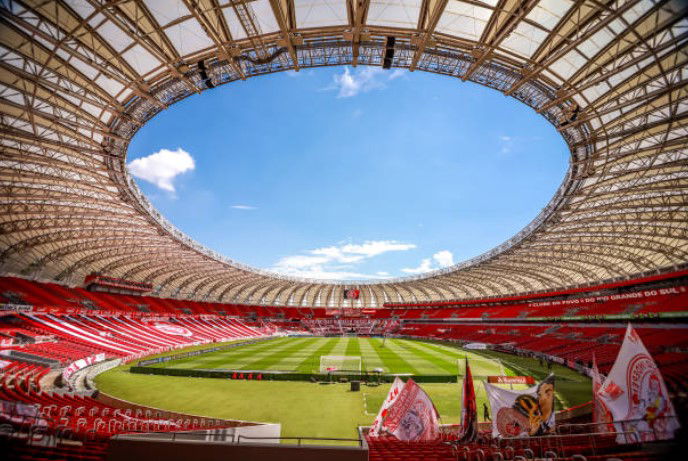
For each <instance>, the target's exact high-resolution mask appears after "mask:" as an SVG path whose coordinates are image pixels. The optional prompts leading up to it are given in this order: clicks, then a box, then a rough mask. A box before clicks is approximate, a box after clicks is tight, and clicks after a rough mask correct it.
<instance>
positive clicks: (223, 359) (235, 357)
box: [196, 338, 293, 370]
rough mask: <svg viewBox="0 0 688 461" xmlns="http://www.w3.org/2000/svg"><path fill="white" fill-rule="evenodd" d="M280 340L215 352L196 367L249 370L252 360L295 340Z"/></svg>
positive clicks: (288, 345)
mask: <svg viewBox="0 0 688 461" xmlns="http://www.w3.org/2000/svg"><path fill="white" fill-rule="evenodd" d="M285 339H288V340H286V341H279V342H275V343H271V344H261V345H255V346H252V347H248V348H246V349H241V350H237V351H227V352H222V353H218V354H213V355H212V356H209V357H207V358H206V359H205V360H203V361H201V362H200V363H199V364H198V366H197V367H196V368H229V369H237V370H248V369H250V368H246V365H248V364H249V363H251V362H254V361H256V360H258V359H260V358H262V357H266V356H268V355H270V354H273V353H274V352H275V351H276V350H281V349H284V348H287V347H290V346H291V345H292V344H293V340H289V339H291V338H285Z"/></svg>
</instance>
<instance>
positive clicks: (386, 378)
mask: <svg viewBox="0 0 688 461" xmlns="http://www.w3.org/2000/svg"><path fill="white" fill-rule="evenodd" d="M129 371H130V372H131V373H137V374H144V375H162V376H184V377H189V378H218V379H244V380H245V379H251V380H261V381H313V380H315V381H352V380H356V381H363V382H369V383H391V382H392V381H394V378H395V377H397V376H400V377H402V378H403V377H408V378H413V380H414V381H416V382H417V383H456V382H457V381H458V377H457V375H413V374H408V373H404V374H378V373H341V372H340V373H337V374H330V373H327V374H325V373H292V372H288V371H269V370H268V371H265V370H204V369H197V370H190V369H186V368H156V367H143V366H134V367H131V368H130V369H129ZM258 375H260V378H258ZM249 376H250V377H249Z"/></svg>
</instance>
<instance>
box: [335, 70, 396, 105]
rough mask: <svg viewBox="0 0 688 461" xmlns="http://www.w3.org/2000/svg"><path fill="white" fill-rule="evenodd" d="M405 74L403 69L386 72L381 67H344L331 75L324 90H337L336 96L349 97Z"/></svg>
mask: <svg viewBox="0 0 688 461" xmlns="http://www.w3.org/2000/svg"><path fill="white" fill-rule="evenodd" d="M403 74H405V71H403V70H401V69H396V70H394V71H392V72H386V71H384V70H383V69H382V67H376V66H361V67H359V68H355V69H354V70H353V71H352V70H350V69H349V67H345V68H344V71H343V72H342V73H341V74H338V75H334V76H333V77H332V79H333V82H332V85H330V86H328V87H327V88H325V89H326V90H337V97H338V98H350V97H352V96H356V95H357V94H359V93H366V92H368V91H371V90H374V89H379V88H384V87H385V82H386V81H391V80H396V79H397V78H399V77H401V76H402V75H403Z"/></svg>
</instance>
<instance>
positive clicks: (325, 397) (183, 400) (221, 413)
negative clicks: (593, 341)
mask: <svg viewBox="0 0 688 461" xmlns="http://www.w3.org/2000/svg"><path fill="white" fill-rule="evenodd" d="M202 347H203V346H196V347H195V349H198V348H202ZM205 347H207V346H205ZM177 352H179V351H175V352H172V353H170V354H174V353H177ZM356 354H358V355H360V357H361V366H362V368H363V369H366V368H367V369H372V368H384V369H385V370H389V371H390V372H395V373H413V374H417V373H421V374H440V373H446V374H454V375H455V374H456V373H457V371H458V366H457V362H458V359H459V358H462V357H464V356H465V355H468V356H469V360H470V364H471V369H472V372H473V374H474V377H475V379H474V384H475V390H476V399H477V403H478V413H479V415H478V416H479V419H480V420H481V421H482V405H483V403H484V402H486V400H487V398H486V395H485V390H484V388H483V385H482V382H483V381H484V378H482V376H486V375H492V374H502V373H501V371H500V370H501V367H502V366H503V367H504V372H505V373H506V374H509V375H513V374H517V375H532V376H533V377H534V378H535V379H536V380H539V379H542V378H544V377H545V376H546V375H547V374H548V372H549V370H547V369H546V368H543V367H541V366H540V364H539V363H538V361H537V360H533V359H530V358H525V357H516V356H512V355H508V354H501V353H497V352H493V351H477V352H469V351H464V350H462V349H460V348H458V347H456V346H454V345H445V344H439V343H435V342H425V341H411V340H399V339H387V341H386V343H385V346H384V347H382V340H381V339H376V338H347V337H344V338H315V337H298V338H279V339H274V340H269V341H266V342H262V343H257V344H253V345H248V346H241V347H238V348H236V349H231V350H228V351H222V352H217V353H212V354H208V355H201V356H197V357H193V358H190V359H185V360H179V361H174V362H168V363H166V364H165V365H166V366H169V367H178V368H180V367H183V368H189V369H191V368H219V369H234V368H236V369H245V370H257V369H262V370H290V371H293V370H298V371H302V372H307V373H310V372H312V371H313V370H316V371H317V370H318V368H319V362H320V356H321V355H356ZM166 355H167V354H166ZM494 359H497V360H495V361H493V362H489V360H494ZM500 362H501V364H503V365H500ZM157 366H160V365H157ZM552 371H553V372H554V373H555V375H556V377H557V384H556V389H557V391H556V398H557V408H559V409H560V408H565V407H571V406H574V405H578V404H580V403H584V402H587V401H588V400H590V394H591V385H590V380H589V379H588V378H586V377H584V376H581V375H579V374H577V373H576V372H574V371H572V370H569V369H567V368H564V367H561V366H558V365H555V366H554V368H553V369H552ZM96 384H97V387H98V389H99V390H100V391H102V392H104V393H106V394H109V395H112V396H114V397H118V398H121V399H124V400H128V401H131V402H135V403H139V404H143V405H148V406H151V407H154V408H162V409H166V410H172V411H179V412H184V413H189V414H192V415H203V416H211V417H217V418H226V419H239V420H246V421H261V422H271V423H281V424H282V435H283V436H285V437H291V436H310V437H346V438H355V437H356V436H357V435H356V427H357V426H359V425H369V424H371V422H372V421H373V418H374V417H375V414H376V413H377V411H378V409H379V408H380V405H381V404H382V401H383V399H384V398H385V395H386V394H387V391H388V390H389V386H390V385H389V384H383V385H380V386H377V387H370V386H363V387H362V388H361V391H360V392H351V391H350V390H349V386H348V384H328V385H322V384H316V383H311V382H304V381H255V380H253V381H246V380H228V379H214V378H189V377H176V376H155V375H143V374H133V373H130V372H129V366H128V365H123V366H120V367H117V368H115V369H113V370H110V371H108V372H105V373H103V374H101V375H99V376H98V377H97V378H96ZM421 387H422V388H423V389H424V390H425V391H426V392H427V393H428V395H429V396H430V398H431V399H432V401H433V403H434V404H435V406H436V408H437V410H438V411H439V412H440V415H441V418H442V422H443V423H445V424H454V423H458V422H459V417H460V416H459V415H460V411H461V406H460V395H461V386H460V385H459V384H458V383H441V384H440V383H437V384H435V383H433V384H421Z"/></svg>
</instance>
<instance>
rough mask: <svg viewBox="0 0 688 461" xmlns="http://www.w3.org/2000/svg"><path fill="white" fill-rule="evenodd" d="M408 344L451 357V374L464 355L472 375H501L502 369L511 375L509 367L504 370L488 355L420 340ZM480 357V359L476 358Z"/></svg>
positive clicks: (457, 369) (456, 370) (456, 368)
mask: <svg viewBox="0 0 688 461" xmlns="http://www.w3.org/2000/svg"><path fill="white" fill-rule="evenodd" d="M410 344H413V345H415V346H416V347H420V348H426V349H429V350H432V351H436V352H437V353H439V354H445V355H446V356H447V357H451V361H452V365H453V368H454V371H453V372H452V374H456V373H458V371H459V368H458V366H459V365H458V361H459V360H463V359H465V358H466V357H468V363H469V364H470V366H471V371H472V372H473V375H474V376H489V375H502V371H503V372H504V373H505V374H507V375H509V374H511V375H513V374H514V373H513V371H511V370H510V369H509V368H507V367H506V366H504V364H502V366H503V367H504V370H502V366H500V364H499V362H497V360H494V359H491V358H490V357H486V356H483V355H480V354H476V353H473V352H470V351H467V350H464V349H459V348H455V347H451V346H445V345H443V344H433V343H426V342H421V341H412V342H410ZM476 359H480V360H476ZM449 360H450V359H448V358H445V361H449Z"/></svg>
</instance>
